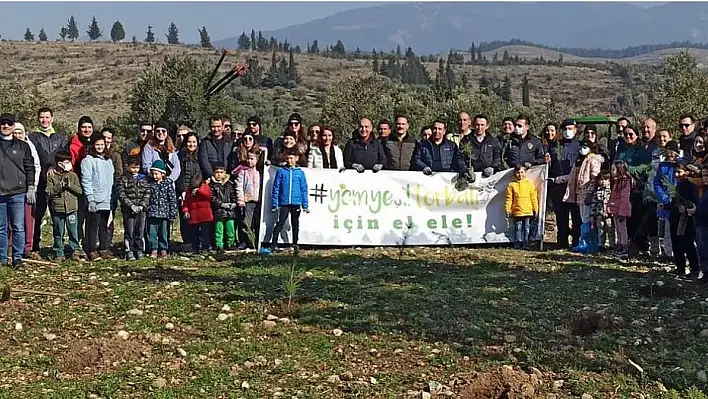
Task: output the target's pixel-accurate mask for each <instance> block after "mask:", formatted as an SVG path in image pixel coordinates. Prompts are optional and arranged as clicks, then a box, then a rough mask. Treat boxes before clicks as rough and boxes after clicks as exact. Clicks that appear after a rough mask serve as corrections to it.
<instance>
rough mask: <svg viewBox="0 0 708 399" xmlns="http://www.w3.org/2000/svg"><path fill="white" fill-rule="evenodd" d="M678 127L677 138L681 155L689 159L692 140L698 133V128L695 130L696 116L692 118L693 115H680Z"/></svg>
mask: <svg viewBox="0 0 708 399" xmlns="http://www.w3.org/2000/svg"><path fill="white" fill-rule="evenodd" d="M679 129H680V130H681V137H680V138H679V149H680V150H681V157H682V158H686V159H690V157H691V150H692V149H693V141H694V140H695V139H696V136H697V135H698V130H696V118H694V117H693V115H682V116H681V118H680V122H679Z"/></svg>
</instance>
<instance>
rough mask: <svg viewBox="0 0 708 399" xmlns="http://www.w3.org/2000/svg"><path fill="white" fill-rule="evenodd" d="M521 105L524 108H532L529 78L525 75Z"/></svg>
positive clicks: (522, 84)
mask: <svg viewBox="0 0 708 399" xmlns="http://www.w3.org/2000/svg"><path fill="white" fill-rule="evenodd" d="M521 103H522V104H523V106H524V107H530V106H531V105H530V104H531V99H530V96H529V76H528V75H524V80H522V81H521Z"/></svg>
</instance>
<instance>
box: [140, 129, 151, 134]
mask: <svg viewBox="0 0 708 399" xmlns="http://www.w3.org/2000/svg"><path fill="white" fill-rule="evenodd" d="M140 131H141V132H147V133H150V132H152V129H140Z"/></svg>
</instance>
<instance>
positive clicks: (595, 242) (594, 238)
mask: <svg viewBox="0 0 708 399" xmlns="http://www.w3.org/2000/svg"><path fill="white" fill-rule="evenodd" d="M588 234H589V238H588V251H587V253H589V254H596V253H598V252H599V251H600V237H599V235H598V228H597V224H594V223H593V224H592V225H591V226H590V232H589V233H588Z"/></svg>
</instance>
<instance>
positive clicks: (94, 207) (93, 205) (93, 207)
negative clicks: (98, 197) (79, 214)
mask: <svg viewBox="0 0 708 399" xmlns="http://www.w3.org/2000/svg"><path fill="white" fill-rule="evenodd" d="M88 211H89V212H90V213H96V212H97V211H98V205H96V203H95V202H93V201H92V202H89V206H88Z"/></svg>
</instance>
